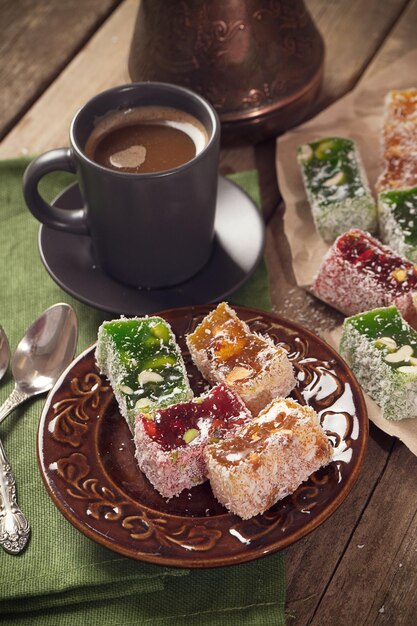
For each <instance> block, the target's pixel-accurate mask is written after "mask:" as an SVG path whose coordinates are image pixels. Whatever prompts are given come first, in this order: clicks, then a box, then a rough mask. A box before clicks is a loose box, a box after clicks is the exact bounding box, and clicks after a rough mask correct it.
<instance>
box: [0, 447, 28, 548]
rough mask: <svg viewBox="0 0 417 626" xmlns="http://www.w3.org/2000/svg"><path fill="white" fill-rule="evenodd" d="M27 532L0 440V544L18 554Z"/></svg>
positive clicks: (26, 524) (13, 481) (26, 523)
mask: <svg viewBox="0 0 417 626" xmlns="http://www.w3.org/2000/svg"><path fill="white" fill-rule="evenodd" d="M29 534H30V526H29V522H28V521H27V519H26V517H25V516H24V515H23V513H22V511H21V510H20V509H19V507H18V506H17V502H16V481H15V478H14V476H13V472H12V468H11V466H10V463H9V461H8V460H7V457H6V452H5V450H4V447H3V444H2V442H1V440H0V545H1V546H2V547H3V548H4V549H5V550H6V552H10V554H18V553H19V552H21V551H22V550H23V549H24V547H25V546H26V544H27V542H28V539H29Z"/></svg>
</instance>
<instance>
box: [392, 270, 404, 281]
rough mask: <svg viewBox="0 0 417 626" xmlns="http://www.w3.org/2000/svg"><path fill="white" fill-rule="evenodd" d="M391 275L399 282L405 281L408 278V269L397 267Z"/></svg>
mask: <svg viewBox="0 0 417 626" xmlns="http://www.w3.org/2000/svg"><path fill="white" fill-rule="evenodd" d="M391 276H393V277H394V278H395V280H396V281H398V282H399V283H403V282H404V281H405V279H406V278H407V271H406V270H405V269H404V268H403V267H397V269H396V270H393V271H392V272H391Z"/></svg>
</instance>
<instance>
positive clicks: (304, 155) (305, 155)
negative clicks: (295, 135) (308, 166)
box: [298, 143, 313, 162]
mask: <svg viewBox="0 0 417 626" xmlns="http://www.w3.org/2000/svg"><path fill="white" fill-rule="evenodd" d="M312 156H313V148H312V147H311V146H309V145H308V143H305V144H304V145H302V146H300V147H299V148H298V158H299V160H300V161H304V162H307V161H310V160H311V158H312Z"/></svg>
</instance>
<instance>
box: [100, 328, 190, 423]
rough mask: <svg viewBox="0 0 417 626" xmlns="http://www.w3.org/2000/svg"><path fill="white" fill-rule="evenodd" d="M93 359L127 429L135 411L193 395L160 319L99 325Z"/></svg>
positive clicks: (168, 331)
mask: <svg viewBox="0 0 417 626" xmlns="http://www.w3.org/2000/svg"><path fill="white" fill-rule="evenodd" d="M95 357H96V363H97V367H98V369H99V370H100V372H101V373H102V374H103V375H105V376H107V378H108V379H109V381H110V384H111V386H112V388H113V392H114V395H115V397H116V400H117V402H118V404H119V408H120V412H121V414H122V415H123V417H124V418H125V419H126V420H127V422H128V424H129V426H130V428H131V429H133V425H134V418H135V416H136V415H137V414H138V413H139V411H141V412H143V413H146V412H152V411H153V410H154V409H156V408H158V407H161V406H167V405H169V404H173V403H175V402H185V401H187V400H188V399H190V398H192V396H193V393H192V391H191V388H190V384H189V381H188V377H187V372H186V370H185V366H184V362H183V359H182V356H181V352H180V349H179V347H178V345H177V342H176V340H175V336H174V333H173V332H172V329H171V327H170V326H169V324H168V323H167V322H166V321H165V320H163V319H162V318H161V317H156V316H154V317H135V318H129V319H128V318H121V319H118V320H112V321H108V322H104V323H103V324H102V325H101V326H100V328H99V331H98V338H97V346H96V352H95Z"/></svg>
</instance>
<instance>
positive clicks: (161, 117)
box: [23, 82, 220, 288]
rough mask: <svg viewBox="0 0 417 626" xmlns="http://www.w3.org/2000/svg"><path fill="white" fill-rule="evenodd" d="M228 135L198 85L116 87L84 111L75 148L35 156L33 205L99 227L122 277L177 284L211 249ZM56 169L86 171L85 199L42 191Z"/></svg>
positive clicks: (108, 264) (59, 219)
mask: <svg viewBox="0 0 417 626" xmlns="http://www.w3.org/2000/svg"><path fill="white" fill-rule="evenodd" d="M167 133H169V135H167ZM219 143H220V124H219V120H218V117H217V114H216V112H215V110H214V108H213V107H212V106H211V105H210V104H209V103H208V102H207V101H206V100H205V99H204V98H202V97H201V96H199V95H198V94H196V93H194V92H192V91H190V90H188V89H185V88H183V87H180V86H177V85H170V84H166V83H151V82H146V83H135V84H131V85H122V86H120V87H115V88H113V89H109V90H107V91H105V92H103V93H101V94H99V95H97V96H95V97H94V98H92V99H91V100H90V101H89V102H87V103H86V104H85V105H84V106H83V107H82V108H81V109H80V110H79V111H78V113H77V114H76V115H75V117H74V119H73V121H72V123H71V128H70V147H69V148H60V149H57V150H52V151H49V152H47V153H45V154H43V155H41V156H39V157H37V158H36V159H35V160H34V161H32V163H31V164H30V165H29V167H28V168H27V170H26V172H25V175H24V179H23V190H24V196H25V200H26V204H27V205H28V207H29V209H30V211H31V212H32V213H33V215H34V216H35V217H36V218H37V219H38V220H39V221H41V222H42V223H44V224H45V225H47V226H49V227H51V228H56V229H59V230H65V231H68V232H71V233H77V234H84V235H88V236H90V237H91V241H92V245H93V248H94V257H95V259H96V261H97V263H98V264H100V266H101V267H102V269H103V270H104V271H105V272H107V273H108V274H109V275H111V276H112V277H114V278H115V279H116V280H118V281H121V282H124V283H127V284H129V285H134V286H136V287H147V288H161V287H168V286H171V285H176V284H178V283H181V282H182V281H185V280H187V279H188V278H190V277H191V276H193V275H194V274H196V273H197V272H198V271H199V270H200V269H201V268H202V267H203V266H204V265H205V264H206V263H207V261H208V259H209V258H210V254H211V250H212V244H213V239H214V218H215V210H216V200H217V180H218V155H219ZM55 170H65V171H70V172H74V173H76V174H77V178H78V184H79V186H80V190H81V193H82V196H83V199H84V203H85V204H84V206H83V207H79V208H73V209H70V210H64V209H60V208H58V207H55V206H51V205H49V204H48V203H47V202H46V201H45V200H44V199H43V198H42V197H41V195H40V193H39V191H38V183H39V181H40V179H41V178H42V177H43V176H44V175H46V174H47V173H49V172H52V171H55Z"/></svg>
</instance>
